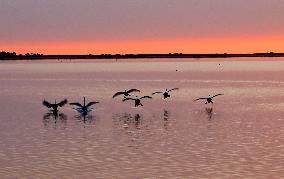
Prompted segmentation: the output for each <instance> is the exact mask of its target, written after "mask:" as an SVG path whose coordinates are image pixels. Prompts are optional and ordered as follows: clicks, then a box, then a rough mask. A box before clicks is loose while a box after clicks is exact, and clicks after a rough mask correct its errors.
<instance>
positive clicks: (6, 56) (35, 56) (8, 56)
mask: <svg viewBox="0 0 284 179" xmlns="http://www.w3.org/2000/svg"><path fill="white" fill-rule="evenodd" d="M233 57H284V53H274V52H267V53H251V54H227V53H222V54H218V53H216V54H183V53H168V54H100V55H93V54H88V55H43V54H39V53H27V54H25V55H22V54H19V55H17V54H16V52H5V51H2V52H0V60H27V59H31V60H42V59H57V60H59V59H60V60H61V59H62V60H63V59H138V58H140V59H141V58H197V59H198V58H233Z"/></svg>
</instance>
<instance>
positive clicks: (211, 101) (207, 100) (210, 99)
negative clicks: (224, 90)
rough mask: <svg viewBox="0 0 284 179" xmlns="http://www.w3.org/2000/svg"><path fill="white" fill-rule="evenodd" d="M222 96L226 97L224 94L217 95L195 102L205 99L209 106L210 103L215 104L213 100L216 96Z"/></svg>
mask: <svg viewBox="0 0 284 179" xmlns="http://www.w3.org/2000/svg"><path fill="white" fill-rule="evenodd" d="M220 95H224V94H216V95H214V96H210V95H209V96H208V97H204V98H198V99H195V100H194V101H198V100H201V99H205V100H206V102H205V104H209V103H212V104H213V98H215V97H216V96H220Z"/></svg>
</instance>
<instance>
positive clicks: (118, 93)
mask: <svg viewBox="0 0 284 179" xmlns="http://www.w3.org/2000/svg"><path fill="white" fill-rule="evenodd" d="M122 94H124V92H117V93H115V94H114V95H113V96H112V98H115V97H117V96H118V95H122Z"/></svg>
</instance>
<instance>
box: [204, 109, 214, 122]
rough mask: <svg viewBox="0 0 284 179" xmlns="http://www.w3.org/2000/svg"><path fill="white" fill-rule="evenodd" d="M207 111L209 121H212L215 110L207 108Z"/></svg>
mask: <svg viewBox="0 0 284 179" xmlns="http://www.w3.org/2000/svg"><path fill="white" fill-rule="evenodd" d="M205 111H206V114H207V116H208V120H211V119H212V116H213V108H212V107H211V108H205Z"/></svg>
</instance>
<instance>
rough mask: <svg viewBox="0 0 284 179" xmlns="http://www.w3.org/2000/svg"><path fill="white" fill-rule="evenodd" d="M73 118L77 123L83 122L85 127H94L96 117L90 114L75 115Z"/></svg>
mask: <svg viewBox="0 0 284 179" xmlns="http://www.w3.org/2000/svg"><path fill="white" fill-rule="evenodd" d="M74 118H75V119H76V120H78V121H79V122H83V123H84V124H87V125H94V124H95V123H96V120H97V117H96V116H94V115H91V114H79V115H75V116H74Z"/></svg>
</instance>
